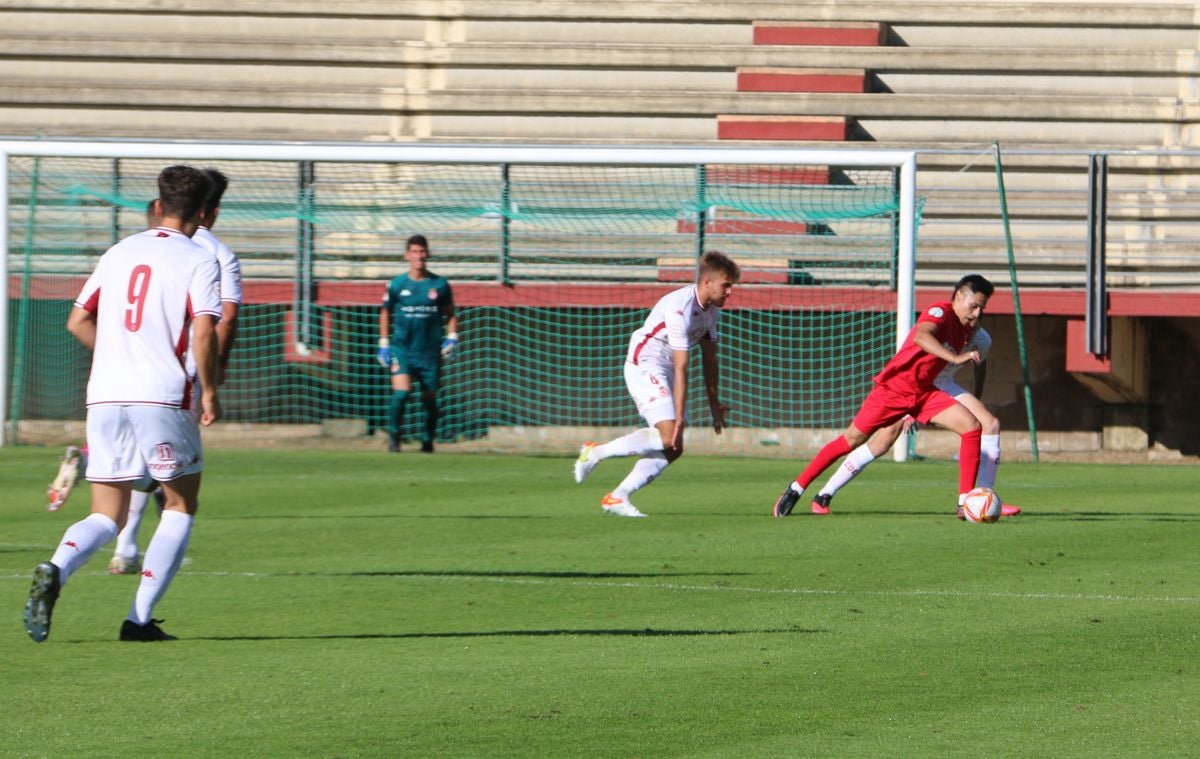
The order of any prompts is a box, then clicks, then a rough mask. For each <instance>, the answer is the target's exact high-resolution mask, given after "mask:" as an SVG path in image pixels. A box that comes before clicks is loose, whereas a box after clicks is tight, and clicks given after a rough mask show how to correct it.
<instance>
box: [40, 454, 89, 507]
mask: <svg viewBox="0 0 1200 759" xmlns="http://www.w3.org/2000/svg"><path fill="white" fill-rule="evenodd" d="M82 462H83V452H82V451H80V450H79V449H78V448H76V447H75V446H73V445H69V446H67V450H66V451H64V452H63V459H62V463H60V464H59V465H58V474H57V475H56V476H55V477H54V480H53V481H52V482H51V483H50V487H48V488H47V489H46V510H47V511H58V510H59V509H61V508H62V507H63V504H64V503H66V502H67V498H69V497H70V495H71V490H72V489H73V488H74V487H75V483H77V482H79V479H80V477H81V475H82V472H80V464H81V463H82Z"/></svg>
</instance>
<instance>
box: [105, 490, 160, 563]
mask: <svg viewBox="0 0 1200 759" xmlns="http://www.w3.org/2000/svg"><path fill="white" fill-rule="evenodd" d="M151 482H153V480H152V481H151ZM154 484H157V483H154ZM149 501H150V493H149V492H148V491H147V490H145V489H142V490H138V489H137V488H134V489H133V492H132V493H130V494H129V512H128V514H127V515H126V517H125V526H124V527H122V528H121V532H120V533H119V534H118V535H117V546H116V548H114V549H113V555H112V558H111V559H110V560H109V562H108V573H109V574H110V575H135V574H137V573H138V572H141V571H142V563H141V562H140V561H138V547H137V537H138V530H139V528H140V527H141V524H142V516H143V514H145V511H146V504H147V503H148V502H149Z"/></svg>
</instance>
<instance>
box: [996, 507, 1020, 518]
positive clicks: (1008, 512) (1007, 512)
mask: <svg viewBox="0 0 1200 759" xmlns="http://www.w3.org/2000/svg"><path fill="white" fill-rule="evenodd" d="M1020 513H1021V507H1020V506H1010V505H1009V504H1002V505H1001V506H1000V516H1002V517H1015V516H1017V515H1018V514H1020Z"/></svg>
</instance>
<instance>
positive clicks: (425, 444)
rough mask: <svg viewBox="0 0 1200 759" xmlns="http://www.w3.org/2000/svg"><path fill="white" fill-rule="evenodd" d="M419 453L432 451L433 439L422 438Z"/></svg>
mask: <svg viewBox="0 0 1200 759" xmlns="http://www.w3.org/2000/svg"><path fill="white" fill-rule="evenodd" d="M421 453H433V441H432V440H422V441H421Z"/></svg>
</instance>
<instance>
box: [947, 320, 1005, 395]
mask: <svg viewBox="0 0 1200 759" xmlns="http://www.w3.org/2000/svg"><path fill="white" fill-rule="evenodd" d="M991 349H992V336H991V335H989V334H988V331H987V330H986V329H984V328H983V327H980V328H979V329H977V330H975V332H974V333H973V334H972V335H971V337H970V339H968V340H967V345H966V347H965V348H963V352H964V353H966V352H967V351H979V363H981V364H982V363H983V362H984V361H986V360H987V355H988V351H990V350H991ZM961 368H963V364H946V368H944V369H942V371H941V373H940V374H938V376H937V377H935V378H934V380H933V386H934V387H936V388H937V389H938V390H942V391H944V392H947V393H950V395H953V396H957V395H959V394H961V393H963V392H966V391H965V390H963V389H962V388H961V387H959V386H958V383H957V382H955V381H954V375H956V374H958V370H959V369H961Z"/></svg>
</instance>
